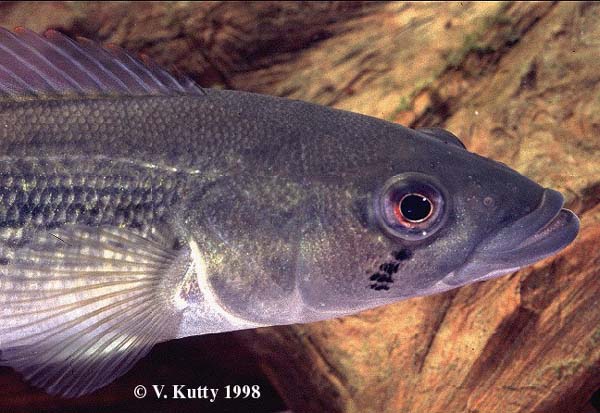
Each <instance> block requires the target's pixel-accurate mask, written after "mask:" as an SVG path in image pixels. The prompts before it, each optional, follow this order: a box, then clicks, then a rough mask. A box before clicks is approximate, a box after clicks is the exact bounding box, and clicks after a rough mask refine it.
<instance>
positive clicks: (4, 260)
mask: <svg viewBox="0 0 600 413" xmlns="http://www.w3.org/2000/svg"><path fill="white" fill-rule="evenodd" d="M8 262H9V261H8V258H6V257H0V265H8Z"/></svg>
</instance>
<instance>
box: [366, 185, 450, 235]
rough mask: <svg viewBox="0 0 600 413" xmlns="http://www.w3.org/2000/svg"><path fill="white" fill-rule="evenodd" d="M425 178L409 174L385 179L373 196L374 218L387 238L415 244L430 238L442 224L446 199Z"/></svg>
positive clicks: (440, 191) (436, 187) (436, 186)
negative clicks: (376, 193) (377, 192)
mask: <svg viewBox="0 0 600 413" xmlns="http://www.w3.org/2000/svg"><path fill="white" fill-rule="evenodd" d="M439 188H441V185H439V184H438V183H437V182H435V181H434V180H433V179H432V178H431V177H429V176H428V175H424V174H420V173H410V174H402V175H397V176H395V177H393V178H391V179H389V180H388V181H387V182H386V183H385V185H384V186H383V188H382V190H381V191H380V192H379V195H377V196H376V205H375V207H376V215H377V218H378V220H379V222H380V225H381V226H382V227H383V228H384V229H385V230H386V232H388V233H389V234H390V235H392V236H394V237H397V238H402V239H404V240H410V241H417V240H422V239H425V238H427V237H429V236H431V235H433V234H434V233H435V232H436V231H437V230H438V229H439V228H440V227H441V226H442V224H443V222H444V221H445V216H446V214H445V211H446V204H445V199H446V196H445V194H444V192H443V191H442V190H440V189H439Z"/></svg>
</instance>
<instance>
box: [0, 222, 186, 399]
mask: <svg viewBox="0 0 600 413" xmlns="http://www.w3.org/2000/svg"><path fill="white" fill-rule="evenodd" d="M1 252H2V257H1V259H0V349H1V353H0V363H1V364H3V365H8V366H11V367H13V368H14V369H15V370H17V371H19V372H21V373H22V374H23V376H24V377H25V379H26V380H28V381H29V382H30V383H32V384H33V385H34V386H37V387H42V388H44V389H45V390H46V391H48V392H49V393H51V394H60V395H63V396H67V397H75V396H79V395H82V394H86V393H89V392H91V391H93V390H95V389H98V388H99V387H102V386H104V385H106V384H108V383H110V382H111V381H113V380H114V379H115V378H116V377H119V376H121V375H123V374H124V373H125V372H127V371H128V370H129V369H130V368H131V367H132V366H133V365H134V364H135V362H136V361H137V360H139V359H140V358H141V357H143V356H144V355H145V354H147V353H148V351H149V350H150V349H151V348H152V346H153V345H154V344H156V343H157V342H159V341H164V340H168V339H170V338H173V336H174V331H173V330H174V329H175V328H177V325H178V319H179V317H180V312H179V310H178V309H177V308H176V306H175V305H173V299H172V297H171V295H173V294H174V291H175V289H176V286H177V283H181V281H182V279H183V277H184V274H185V273H186V268H187V265H188V264H189V251H188V250H187V249H186V248H179V247H177V244H176V243H174V242H172V240H169V239H167V238H164V237H161V236H160V235H159V234H158V232H156V231H153V232H151V233H150V234H148V235H142V234H139V233H137V232H135V231H132V230H128V229H122V228H113V227H110V228H107V227H100V228H89V227H77V226H73V227H65V228H61V229H57V230H54V231H50V232H44V233H41V234H40V235H39V236H37V237H36V238H35V239H33V241H32V242H30V243H29V244H27V245H25V246H23V247H20V248H18V249H13V248H10V249H8V248H3V249H2V251H1Z"/></svg>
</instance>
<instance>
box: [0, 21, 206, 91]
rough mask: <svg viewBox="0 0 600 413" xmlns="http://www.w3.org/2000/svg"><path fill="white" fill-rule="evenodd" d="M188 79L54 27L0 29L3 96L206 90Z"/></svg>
mask: <svg viewBox="0 0 600 413" xmlns="http://www.w3.org/2000/svg"><path fill="white" fill-rule="evenodd" d="M202 93H203V92H202V89H201V88H200V87H199V86H197V85H196V84H195V83H194V82H193V81H191V80H190V79H187V78H185V79H176V78H175V77H173V76H172V75H171V74H169V73H168V72H167V71H166V70H164V69H162V68H160V67H159V66H158V65H156V64H155V63H152V62H146V63H145V62H142V61H141V60H140V59H138V58H136V57H133V56H132V55H131V54H129V53H127V52H126V51H124V50H123V49H121V48H120V47H118V46H115V45H110V46H108V47H102V46H101V45H99V44H97V43H94V42H93V41H91V40H88V39H84V38H78V41H77V42H75V41H73V40H71V39H69V38H68V37H66V36H64V35H63V34H61V33H59V32H57V31H56V30H47V31H46V32H45V33H44V35H43V36H41V35H38V34H36V33H34V32H32V31H30V30H27V29H25V28H22V27H18V28H16V29H15V30H14V32H11V31H9V30H6V29H3V28H0V96H5V97H11V98H27V97H30V98H48V97H60V96H108V95H127V96H138V95H176V94H194V95H198V94H202Z"/></svg>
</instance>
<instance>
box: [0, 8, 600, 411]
mask: <svg viewBox="0 0 600 413" xmlns="http://www.w3.org/2000/svg"><path fill="white" fill-rule="evenodd" d="M0 25H1V26H4V27H8V28H11V27H15V26H18V25H23V26H27V27H29V28H31V29H34V30H37V31H42V30H44V29H46V28H56V29H59V30H61V31H63V32H65V33H67V34H70V35H83V36H86V37H89V38H92V39H95V40H99V41H103V42H112V43H117V44H120V45H122V46H123V47H125V48H126V49H128V50H131V51H140V52H143V53H145V54H147V55H149V56H151V57H153V58H154V59H155V60H157V61H158V62H159V63H161V64H163V65H166V66H168V67H171V66H174V67H175V68H177V70H179V71H180V72H183V73H186V74H188V75H190V76H192V77H193V78H194V79H195V80H197V81H198V82H199V83H200V84H202V85H204V86H211V87H225V88H234V89H243V90H250V91H255V92H260V93H267V94H274V95H279V96H287V97H292V98H296V99H303V100H308V101H312V102H317V103H321V104H325V105H331V106H335V107H338V108H343V109H349V110H353V111H357V112H362V113H365V114H369V115H373V116H377V117H380V118H384V119H388V120H393V121H397V122H400V123H402V124H404V125H408V126H424V125H436V126H443V127H446V128H448V129H450V130H451V131H453V132H454V133H456V134H457V135H458V136H460V137H461V138H462V139H463V141H464V142H465V144H466V145H467V147H468V149H469V150H471V151H474V152H477V153H479V154H482V155H484V156H489V157H492V158H494V159H496V160H499V161H502V162H504V163H506V164H508V165H510V166H511V167H513V168H515V169H517V170H518V171H520V172H521V173H523V174H525V175H527V176H529V177H531V178H532V179H534V180H536V181H538V182H541V183H542V184H543V185H545V186H549V187H553V188H555V189H558V190H560V191H561V192H563V194H565V195H566V198H567V205H568V207H570V208H571V209H573V210H574V211H575V212H577V213H578V214H579V216H580V218H581V219H582V230H581V233H580V235H579V237H578V239H577V240H576V241H575V242H574V244H573V245H571V246H570V247H569V248H567V249H566V250H565V251H563V252H562V253H561V254H559V255H558V256H556V257H553V258H550V259H547V260H545V261H543V262H541V263H538V264H536V265H534V266H532V267H530V268H526V269H524V270H522V271H519V272H518V273H516V274H514V275H511V276H506V277H502V278H500V279H497V280H493V281H489V282H484V283H480V284H475V285H471V286H467V287H464V288H461V289H460V290H456V291H451V292H448V293H446V294H442V295H438V296H433V297H427V298H421V299H414V300H409V301H405V302H402V303H398V304H396V305H391V306H386V307H383V308H379V309H375V310H372V311H368V312H365V313H362V314H359V315H356V316H351V317H346V318H343V319H337V320H332V321H327V322H321V323H314V324H310V325H302V326H288V327H278V328H267V329H259V330H250V331H244V332H239V333H234V334H223V335H215V336H208V337H199V338H191V339H186V340H179V341H175V342H171V343H164V344H161V345H159V346H157V348H156V349H155V350H154V351H153V352H152V353H151V354H150V356H149V357H147V358H146V359H145V360H143V361H142V362H141V363H140V364H139V365H138V366H136V368H134V370H133V371H132V372H130V373H129V374H127V375H126V376H124V377H123V378H122V379H120V380H118V381H117V382H116V383H114V384H112V385H110V386H108V387H107V388H105V389H103V390H100V391H98V392H96V393H94V394H92V395H90V396H87V397H84V398H81V399H77V400H63V399H58V398H53V397H50V396H47V395H45V394H44V393H43V392H40V391H37V390H35V389H31V388H30V387H28V386H27V385H26V384H24V383H22V382H21V381H20V380H19V377H18V375H16V374H15V373H14V372H12V371H11V370H10V369H8V368H2V369H0V411H7V412H38V411H54V412H98V411H119V412H121V411H122V412H125V411H147V412H150V411H177V412H183V411H190V412H191V411H236V412H237V411H265V412H274V411H277V410H283V409H285V408H286V407H285V406H288V407H289V408H291V409H292V410H293V411H294V412H361V413H363V412H364V413H369V412H390V413H392V412H394V413H395V412H428V413H435V412H445V413H447V412H451V413H453V412H468V413H491V412H502V413H516V412H523V413H525V412H533V413H554V412H557V413H558V412H577V413H584V412H585V413H593V412H594V411H595V410H596V408H595V407H594V406H593V404H595V405H596V407H597V406H598V405H599V404H600V401H599V400H598V399H600V396H598V395H596V396H595V398H594V400H595V401H594V402H593V403H591V402H589V400H590V398H591V397H592V394H593V392H594V391H595V390H597V389H598V388H600V305H599V304H600V248H599V247H600V70H598V67H599V65H600V3H592V2H589V3H588V2H568V3H567V2H565V3H553V2H544V3H468V2H456V3H361V2H338V3H329V2H319V3H297V2H294V3H288V2H285V3H279V2H269V3H254V2H251V3H220V2H216V3H193V2H176V3H141V2H140V3H79V2H75V3H63V2H48V3H25V2H23V3H20V2H16V3H0ZM179 382H181V383H187V384H195V383H196V384H197V385H199V384H207V385H213V386H219V385H221V386H222V385H224V384H234V383H236V382H237V383H240V384H242V383H245V384H249V383H260V384H261V386H262V389H263V390H264V395H263V397H262V398H261V399H260V401H259V402H258V403H255V404H252V403H248V402H239V403H234V402H232V403H221V404H220V405H209V404H208V403H206V402H203V401H196V402H193V403H192V402H189V403H172V401H170V402H165V403H159V402H156V401H154V402H153V401H151V400H145V401H138V400H136V399H135V398H134V397H133V395H132V391H133V387H134V386H135V385H136V384H138V383H146V384H151V383H166V384H171V383H179Z"/></svg>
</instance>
